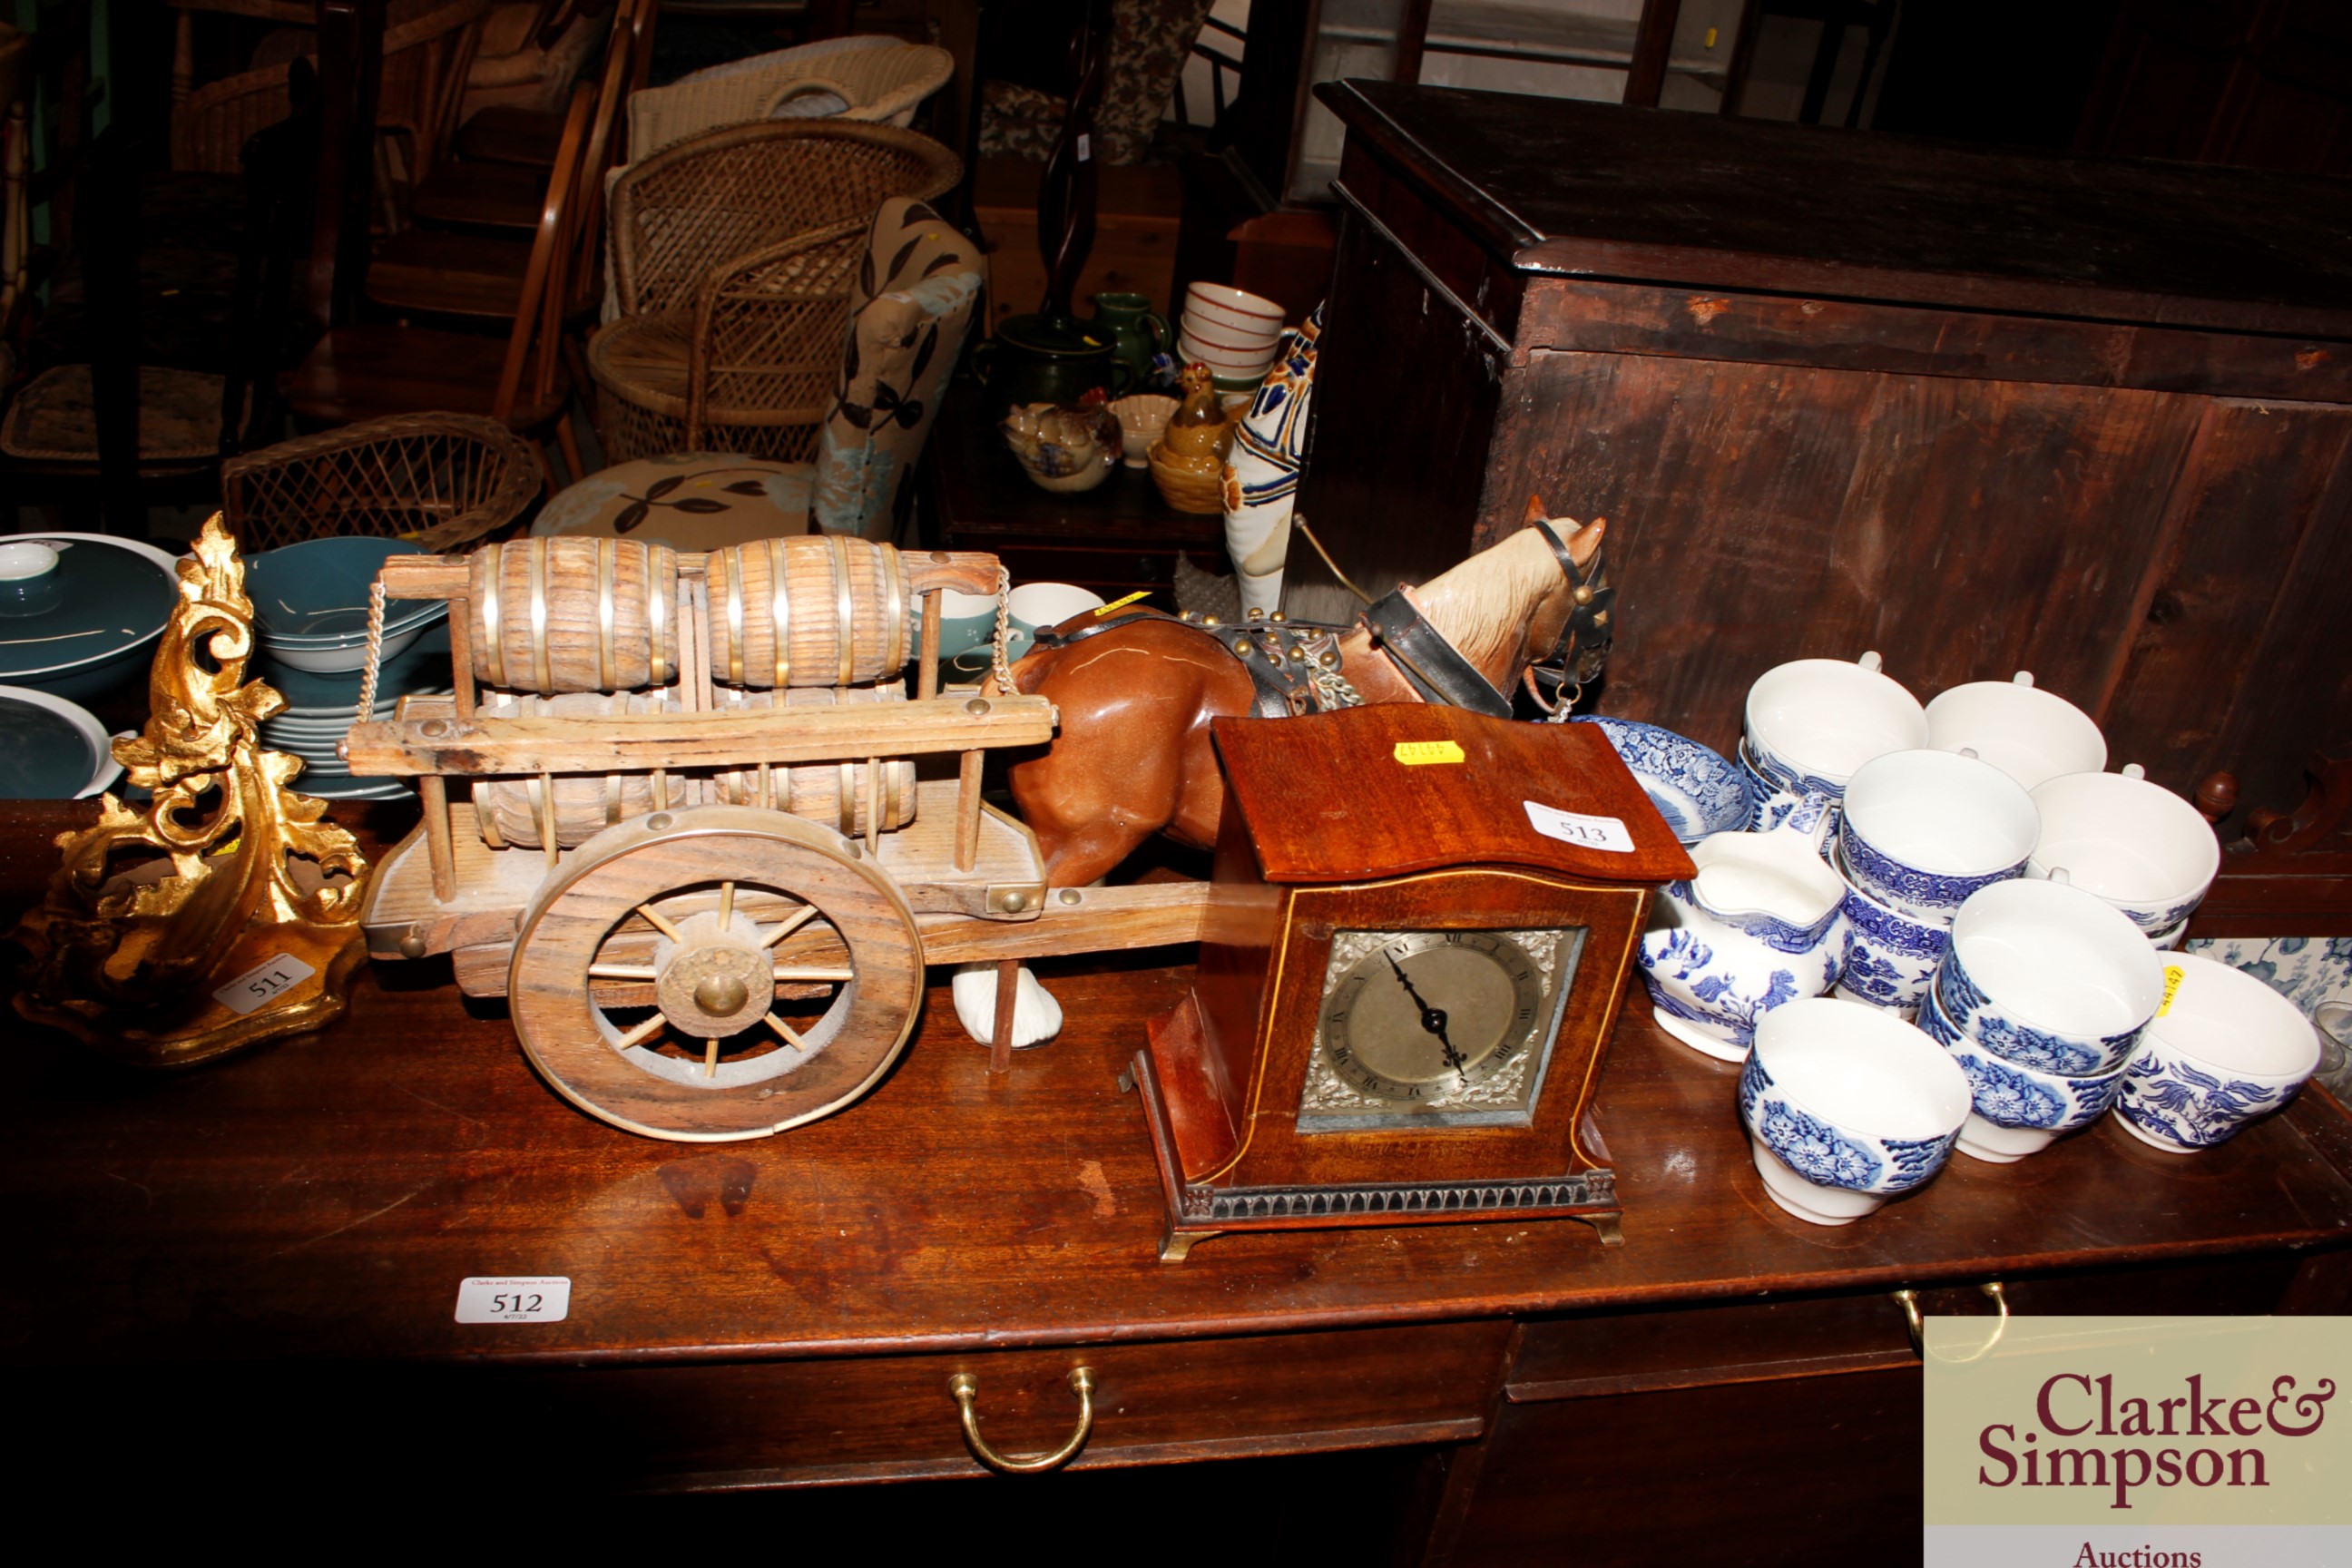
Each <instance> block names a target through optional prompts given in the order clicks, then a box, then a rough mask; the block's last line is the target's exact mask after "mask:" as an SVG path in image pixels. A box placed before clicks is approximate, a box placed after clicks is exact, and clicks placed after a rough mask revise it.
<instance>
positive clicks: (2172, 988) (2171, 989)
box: [2156, 963, 2189, 1018]
mask: <svg viewBox="0 0 2352 1568" xmlns="http://www.w3.org/2000/svg"><path fill="white" fill-rule="evenodd" d="M2188 973H2189V972H2188V971H2187V970H2185V969H2183V968H2181V967H2180V965H2179V964H2177V963H2168V964H2166V965H2165V966H2164V1000H2163V1001H2161V1002H2159V1003H2158V1004H2157V1005H2156V1016H2158V1017H2159V1018H2161V1017H2163V1016H2165V1015H2166V1014H2167V1013H2169V1012H2171V1011H2172V999H2173V998H2174V997H2175V996H2178V995H2179V994H2180V983H2181V981H2182V980H2184V979H2186V978H2187V977H2188Z"/></svg>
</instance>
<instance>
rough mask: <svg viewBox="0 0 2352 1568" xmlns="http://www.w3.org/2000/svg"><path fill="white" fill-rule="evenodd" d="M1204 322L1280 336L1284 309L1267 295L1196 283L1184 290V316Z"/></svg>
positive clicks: (1213, 284)
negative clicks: (1213, 322)
mask: <svg viewBox="0 0 2352 1568" xmlns="http://www.w3.org/2000/svg"><path fill="white" fill-rule="evenodd" d="M1195 312H1197V313H1198V314H1199V315H1200V317H1201V319H1202V321H1223V322H1226V323H1229V324H1230V325H1231V326H1233V327H1234V329H1235V330H1238V331H1265V332H1278V331H1281V330H1282V321H1283V309H1282V307H1281V306H1280V305H1277V304H1276V303H1275V302H1274V301H1273V300H1269V299H1267V298H1266V297H1265V295H1263V294H1253V293H1251V292H1250V291H1249V290H1248V289H1236V288H1234V286H1233V285H1232V284H1230V283H1194V284H1192V285H1191V286H1189V287H1188V288H1186V289H1185V290H1184V313H1185V314H1186V315H1192V314H1194V313H1195Z"/></svg>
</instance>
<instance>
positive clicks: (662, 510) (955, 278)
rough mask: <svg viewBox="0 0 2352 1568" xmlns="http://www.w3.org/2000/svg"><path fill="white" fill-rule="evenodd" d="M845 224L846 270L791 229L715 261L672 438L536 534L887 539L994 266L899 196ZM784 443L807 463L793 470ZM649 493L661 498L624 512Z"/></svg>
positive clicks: (547, 519)
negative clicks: (842, 279) (842, 277)
mask: <svg viewBox="0 0 2352 1568" xmlns="http://www.w3.org/2000/svg"><path fill="white" fill-rule="evenodd" d="M854 232H855V238H856V245H855V246H854V247H852V248H851V249H850V250H849V252H848V260H847V261H846V262H845V260H844V258H843V247H841V246H840V245H839V244H838V243H837V242H836V241H835V240H834V239H832V238H831V237H824V238H815V239H812V238H808V237H802V238H798V239H793V240H788V241H786V242H785V243H784V244H782V245H780V246H772V247H768V248H767V249H764V250H761V251H757V252H754V253H752V254H751V255H749V256H745V257H740V258H737V259H735V260H734V261H731V262H728V263H725V264H723V265H721V266H719V267H718V268H713V269H712V271H711V273H710V275H709V278H708V279H706V280H705V282H704V285H703V289H702V291H701V295H700V298H699V299H698V300H697V302H696V306H695V309H694V310H693V312H692V315H691V318H690V324H689V325H688V328H687V329H686V330H687V331H688V336H689V340H690V341H689V344H688V363H687V370H686V374H685V377H684V383H683V386H682V388H681V389H680V395H679V397H678V402H679V403H680V404H681V405H683V408H684V415H683V420H682V426H683V428H682V434H681V435H680V437H679V438H678V441H677V446H676V447H674V448H664V449H663V450H662V452H661V453H660V454H658V455H656V454H646V453H637V454H621V453H616V454H615V455H616V456H623V457H624V458H625V460H624V461H622V462H620V463H618V464H616V465H615V466H614V468H607V469H605V470H604V471H603V472H602V473H600V474H597V475H593V476H591V478H590V479H589V480H588V481H586V482H583V483H581V484H577V485H574V486H572V488H571V489H567V490H565V491H563V492H562V494H560V495H558V496H557V497H556V498H555V499H554V500H551V501H550V502H549V503H548V505H547V507H546V508H545V509H544V510H542V511H541V514H540V517H539V519H538V521H535V522H534V523H533V524H532V526H531V531H532V532H533V533H536V534H595V533H611V532H614V531H616V530H617V529H618V528H620V527H622V526H629V527H630V528H631V531H632V537H636V538H643V539H646V540H659V541H663V542H668V543H671V544H673V545H675V546H676V547H677V548H680V549H695V550H701V549H711V548H717V547H719V546H720V545H723V544H729V543H738V542H742V541H744V540H747V539H758V538H772V537H775V536H778V535H783V534H792V533H801V532H806V531H808V530H809V529H810V527H811V526H812V525H814V526H815V527H817V528H820V529H823V530H824V531H828V532H834V533H856V534H860V535H862V536H864V537H866V538H868V539H877V540H887V539H888V538H889V537H890V536H891V534H892V533H893V532H894V531H895V530H896V523H897V514H898V500H899V495H900V491H901V490H902V489H903V487H904V483H905V480H906V477H907V475H908V473H909V472H910V471H912V469H913V468H914V465H915V460H916V458H918V457H919V455H920V453H921V450H922V447H923V442H924V440H925V438H926V437H928V436H929V431H930V426H931V420H932V416H934V415H935V414H936V413H937V411H938V408H939V401H940V394H941V392H942V391H943V390H944V389H945V385H946V383H947V378H948V375H949V374H950V371H952V370H953V369H954V366H955V363H956V360H957V359H958V357H959V356H960V355H961V352H962V349H963V341H964V337H965V335H966V333H967V332H969V331H970V330H971V320H972V316H973V313H974V310H975V308H976V306H977V304H978V301H979V299H980V295H981V291H982V287H983V286H984V284H985V282H986V279H987V271H988V268H987V262H986V259H985V258H983V257H982V255H981V252H980V249H979V247H978V246H976V245H975V244H974V243H973V242H972V241H971V240H970V239H968V238H966V237H964V236H963V235H961V234H960V233H958V232H957V231H956V230H955V229H954V228H953V227H952V226H950V225H949V224H948V223H947V222H945V221H944V220H943V219H941V218H940V216H939V215H938V214H936V213H935V212H933V211H932V210H931V209H930V207H929V205H927V204H925V203H922V202H919V201H911V200H908V199H906V198H904V197H898V198H893V199H892V200H890V201H887V202H885V203H883V204H882V207H881V210H880V211H879V212H877V214H876V215H875V216H874V220H873V222H872V224H871V225H870V226H867V225H863V224H861V225H857V226H856V228H855V231H854ZM837 271H850V272H854V273H855V280H854V283H853V285H852V288H851V291H850V294H849V296H848V298H847V299H845V300H841V299H837V298H836V297H835V296H834V295H833V294H832V293H831V292H829V289H830V286H831V283H832V281H833V279H834V277H835V273H836V272H837ZM794 449H801V450H805V451H806V452H807V453H808V454H809V455H810V456H811V457H812V458H814V460H813V461H807V460H803V461H800V462H797V463H795V462H793V461H792V460H791V459H790V458H789V456H788V454H789V453H790V452H791V451H793V450H794ZM673 451H676V452H678V453H682V454H718V453H740V454H748V455H751V456H727V457H720V456H700V457H697V456H690V455H675V456H674V455H669V454H670V453H671V452H673ZM760 459H765V460H760ZM665 480H667V481H669V482H667V483H663V482H662V481H665ZM656 487H657V488H656ZM647 496H666V497H668V498H669V500H668V501H667V504H660V505H654V506H652V507H650V508H647V507H646V506H638V507H637V508H636V510H635V515H634V516H632V515H628V514H629V510H630V506H631V503H632V501H633V500H641V499H642V498H644V497H647Z"/></svg>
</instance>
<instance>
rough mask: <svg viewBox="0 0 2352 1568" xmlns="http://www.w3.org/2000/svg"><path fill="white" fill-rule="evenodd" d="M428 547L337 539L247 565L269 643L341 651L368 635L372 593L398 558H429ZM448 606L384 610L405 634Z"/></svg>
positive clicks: (398, 605)
mask: <svg viewBox="0 0 2352 1568" xmlns="http://www.w3.org/2000/svg"><path fill="white" fill-rule="evenodd" d="M423 553H424V547H423V546H421V545H418V544H413V543H411V542H408V541H406V540H402V539H363V538H355V537H348V536H345V537H337V538H332V539H306V540H304V541H303V542H301V543H299V544H289V545H286V546H284V547H282V548H280V549H277V550H266V551H263V552H261V553H260V554H258V555H256V556H253V557H252V558H251V559H249V560H247V562H246V563H245V591H246V595H247V597H249V598H250V599H252V601H253V618H254V622H255V625H256V627H257V630H258V631H259V632H260V634H261V638H262V640H263V641H264V642H266V643H268V644H269V645H270V646H271V647H278V646H279V645H280V644H293V645H296V646H299V647H326V646H328V645H331V644H334V645H340V644H342V643H345V642H348V641H349V640H350V639H352V638H353V637H357V638H359V639H361V640H362V641H364V640H365V638H366V637H367V618H368V590H369V588H370V587H372V586H373V584H374V583H375V578H376V574H377V573H378V572H379V571H381V570H382V569H383V563H385V562H386V561H387V560H389V559H391V558H392V557H393V556H394V555H421V554H423ZM436 603H440V604H441V610H442V613H443V614H444V615H446V614H447V613H448V606H447V605H446V603H441V602H440V601H436V600H420V601H416V602H413V603H403V602H401V601H398V600H394V601H393V602H391V603H389V604H387V605H385V606H384V623H383V624H384V630H385V631H386V632H391V631H394V630H395V629H404V628H405V627H406V626H407V625H408V624H409V623H410V622H412V621H414V622H415V623H416V624H418V625H420V626H421V625H422V624H424V623H425V621H428V620H431V619H432V618H433V613H432V612H433V607H434V605H436Z"/></svg>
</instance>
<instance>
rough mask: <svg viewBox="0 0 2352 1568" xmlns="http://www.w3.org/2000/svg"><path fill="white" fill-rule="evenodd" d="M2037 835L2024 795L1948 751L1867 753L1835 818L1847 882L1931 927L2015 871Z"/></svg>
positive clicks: (2038, 823) (2006, 779)
mask: <svg viewBox="0 0 2352 1568" xmlns="http://www.w3.org/2000/svg"><path fill="white" fill-rule="evenodd" d="M2041 831H2042V819H2041V818H2040V817H2039V816H2035V815H2034V810H2033V799H2032V796H2031V795H2027V794H2026V793H2025V790H2024V788H2023V787H2022V786H2021V785H2020V784H2018V782H2017V781H2016V780H2015V779H2012V778H2011V777H2010V776H2009V775H2008V774H2007V773H2002V772H2001V771H2000V769H1999V768H1996V767H1994V766H1992V765H1991V764H1990V763H1980V762H1979V761H1977V760H1976V759H1975V758H1973V757H1965V756H1960V755H1958V754H1956V753H1954V752H1936V751H1917V752H1887V753H1886V754H1885V756H1882V757H1873V758H1872V759H1871V760H1870V761H1868V762H1866V763H1863V764H1862V766H1861V767H1859V768H1857V769H1855V770H1854V775H1853V782H1851V783H1850V784H1847V785H1846V787H1845V797H1844V799H1843V802H1842V803H1841V805H1840V808H1839V815H1838V847H1839V848H1840V849H1841V850H1842V851H1843V854H1844V856H1845V868H1846V871H1847V873H1848V876H1849V878H1850V879H1851V880H1852V881H1853V883H1854V885H1855V886H1857V887H1859V888H1862V889H1865V890H1867V891H1868V892H1869V893H1870V895H1871V896H1872V897H1873V898H1875V899H1878V900H1881V901H1883V902H1885V903H1887V904H1890V905H1892V906H1894V907H1895V909H1898V910H1902V911H1903V912H1904V913H1906V914H1908V915H1917V916H1921V917H1923V918H1926V919H1931V920H1939V921H1949V920H1950V919H1951V918H1952V916H1953V915H1954V914H1955V913H1956V912H1958V910H1959V907H1960V906H1961V905H1962V904H1964V903H1966V902H1967V901H1968V899H1969V894H1971V893H1973V892H1975V891H1976V890H1977V889H1979V888H1987V887H1990V886H1991V885H1992V884H1993V883H1995V882H2005V881H2007V880H2009V879H2011V877H2014V876H2017V875H2018V874H2020V873H2021V872H2022V871H2023V870H2024V869H2025V859H2026V857H2027V856H2029V855H2031V854H2032V853H2033V845H2034V840H2035V839H2036V838H2037V837H2039V836H2040V834H2041Z"/></svg>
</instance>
